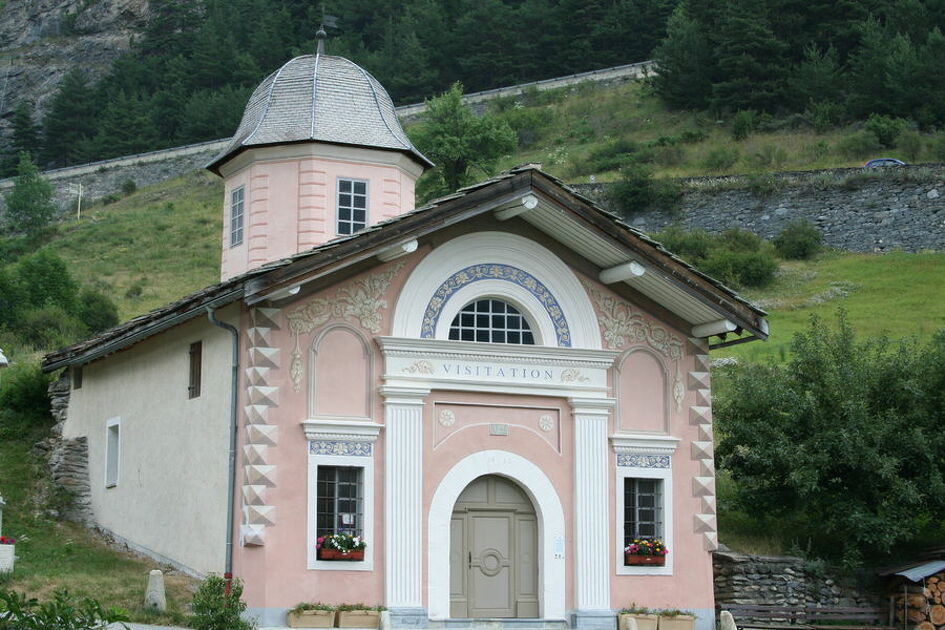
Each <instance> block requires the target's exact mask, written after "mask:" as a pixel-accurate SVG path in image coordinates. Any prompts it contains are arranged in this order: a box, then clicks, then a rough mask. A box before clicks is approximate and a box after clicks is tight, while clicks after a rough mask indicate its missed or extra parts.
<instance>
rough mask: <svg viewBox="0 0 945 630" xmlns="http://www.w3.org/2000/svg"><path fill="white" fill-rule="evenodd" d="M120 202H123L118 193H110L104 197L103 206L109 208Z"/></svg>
mask: <svg viewBox="0 0 945 630" xmlns="http://www.w3.org/2000/svg"><path fill="white" fill-rule="evenodd" d="M120 200H121V196H120V195H118V194H117V193H108V194H107V195H105V196H104V197H102V205H103V206H107V205H109V204H113V203H115V202H116V201H120Z"/></svg>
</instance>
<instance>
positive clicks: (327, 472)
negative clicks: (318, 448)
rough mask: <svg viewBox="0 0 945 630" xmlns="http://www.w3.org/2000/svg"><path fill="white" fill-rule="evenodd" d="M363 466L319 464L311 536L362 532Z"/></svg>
mask: <svg viewBox="0 0 945 630" xmlns="http://www.w3.org/2000/svg"><path fill="white" fill-rule="evenodd" d="M363 471H364V469H363V468H359V467H354V466H319V467H318V490H317V498H316V502H317V506H316V523H315V535H316V536H328V535H329V534H351V535H352V536H363V535H364V483H363V477H362V475H363Z"/></svg>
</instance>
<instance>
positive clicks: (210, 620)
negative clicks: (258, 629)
mask: <svg viewBox="0 0 945 630" xmlns="http://www.w3.org/2000/svg"><path fill="white" fill-rule="evenodd" d="M225 592H226V580H224V579H223V578H222V577H220V576H218V575H209V576H208V577H207V579H205V580H204V581H203V582H201V584H200V587H199V588H198V589H197V592H196V593H194V599H193V603H192V604H191V608H192V609H193V612H194V616H193V619H191V622H190V625H191V627H193V628H196V630H249V629H250V628H252V626H251V625H250V624H249V623H248V622H246V621H243V620H242V619H241V618H240V615H241V614H242V613H243V611H244V610H246V602H244V601H243V600H242V599H240V597H241V596H242V595H243V582H242V581H241V580H240V579H239V578H234V579H233V583H232V584H231V586H230V594H229V596H227V595H226V594H225Z"/></svg>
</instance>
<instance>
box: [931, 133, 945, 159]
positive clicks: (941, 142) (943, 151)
mask: <svg viewBox="0 0 945 630" xmlns="http://www.w3.org/2000/svg"><path fill="white" fill-rule="evenodd" d="M929 148H930V149H931V151H932V157H933V158H935V159H936V160H939V161H940V162H945V136H939V137H938V138H936V139H935V140H933V141H932V142H931V144H930V145H929Z"/></svg>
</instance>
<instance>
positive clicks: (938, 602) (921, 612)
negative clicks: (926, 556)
mask: <svg viewBox="0 0 945 630" xmlns="http://www.w3.org/2000/svg"><path fill="white" fill-rule="evenodd" d="M943 600H945V571H943V572H942V573H937V574H935V575H933V576H932V577H930V578H927V579H926V580H925V586H922V585H918V584H917V585H914V586H913V585H910V586H909V587H907V589H906V592H904V593H900V594H898V595H896V596H895V597H894V598H893V604H894V606H895V611H896V620H897V621H898V622H899V623H902V622H903V621H907V622H908V624H909V625H910V626H913V627H914V629H915V630H945V602H943Z"/></svg>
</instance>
